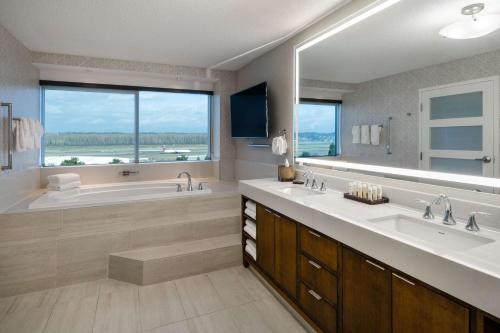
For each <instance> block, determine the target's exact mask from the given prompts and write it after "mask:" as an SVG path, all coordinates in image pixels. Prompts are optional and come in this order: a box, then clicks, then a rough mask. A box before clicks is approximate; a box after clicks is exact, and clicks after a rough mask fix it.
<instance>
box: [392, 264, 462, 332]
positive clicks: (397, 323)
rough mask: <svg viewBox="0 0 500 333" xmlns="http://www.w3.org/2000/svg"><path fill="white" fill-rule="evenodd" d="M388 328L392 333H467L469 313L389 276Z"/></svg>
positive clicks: (452, 303)
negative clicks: (389, 323)
mask: <svg viewBox="0 0 500 333" xmlns="http://www.w3.org/2000/svg"><path fill="white" fill-rule="evenodd" d="M392 327H393V332H394V333H422V332H425V333H467V332H469V310H468V309H467V308H466V307H464V306H462V305H460V304H458V303H456V302H454V301H452V300H450V299H448V298H446V297H445V296H443V295H440V294H438V293H436V292H434V291H432V290H430V289H428V288H426V287H424V286H422V285H420V284H418V283H416V282H414V281H412V280H409V279H407V278H406V277H401V276H400V275H397V274H395V273H393V274H392Z"/></svg>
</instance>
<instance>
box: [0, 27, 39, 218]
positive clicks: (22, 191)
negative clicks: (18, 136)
mask: <svg viewBox="0 0 500 333" xmlns="http://www.w3.org/2000/svg"><path fill="white" fill-rule="evenodd" d="M38 75H39V73H38V70H37V69H36V68H35V67H34V66H33V65H32V64H31V58H30V52H29V50H28V49H26V48H25V47H24V46H23V45H22V44H21V43H19V42H18V41H17V40H16V39H15V38H14V37H13V36H12V35H11V34H10V33H9V32H8V31H7V30H6V29H5V28H3V27H2V26H1V25H0V100H1V101H4V102H11V103H13V113H14V117H30V118H33V119H39V115H40V112H39V110H40V106H39V100H40V97H39V89H38ZM1 112H2V113H1V114H2V117H4V116H5V115H6V112H7V111H6V109H5V108H2V111H1ZM2 146H4V145H2ZM1 149H2V150H3V152H2V154H3V153H4V152H5V149H6V147H2V148H1ZM38 156H39V151H38V150H31V151H27V152H21V153H17V152H16V153H14V156H13V170H11V171H4V172H0V212H1V211H3V210H4V209H6V208H7V207H9V206H11V205H13V204H14V203H16V202H17V201H19V200H21V199H22V198H24V197H25V196H27V195H29V194H30V193H31V192H33V191H34V190H36V189H37V188H38V187H39V177H40V176H39V169H38Z"/></svg>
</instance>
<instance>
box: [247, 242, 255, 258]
mask: <svg viewBox="0 0 500 333" xmlns="http://www.w3.org/2000/svg"><path fill="white" fill-rule="evenodd" d="M245 252H246V253H248V254H249V255H251V256H252V258H253V260H257V245H255V242H254V241H253V240H251V239H247V240H246V245H245Z"/></svg>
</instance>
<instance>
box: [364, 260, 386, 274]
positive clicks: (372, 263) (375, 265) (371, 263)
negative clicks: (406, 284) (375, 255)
mask: <svg viewBox="0 0 500 333" xmlns="http://www.w3.org/2000/svg"><path fill="white" fill-rule="evenodd" d="M365 261H366V262H367V263H368V264H370V265H372V266H374V267H377V268H378V269H380V270H382V271H385V268H384V267H382V266H380V265H377V264H376V263H374V262H373V261H370V260H368V259H365Z"/></svg>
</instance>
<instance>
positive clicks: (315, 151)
mask: <svg viewBox="0 0 500 333" xmlns="http://www.w3.org/2000/svg"><path fill="white" fill-rule="evenodd" d="M339 109H340V107H339V105H338V104H327V103H302V104H299V105H298V107H297V113H296V117H295V121H296V123H295V130H296V131H298V136H297V135H294V139H295V140H298V142H296V147H297V149H298V152H297V153H298V155H297V157H314V156H335V155H337V152H338V149H337V142H338V140H337V113H338V110H339ZM296 134H297V133H296Z"/></svg>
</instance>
